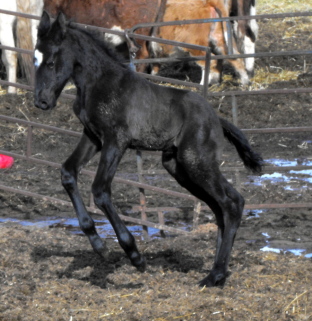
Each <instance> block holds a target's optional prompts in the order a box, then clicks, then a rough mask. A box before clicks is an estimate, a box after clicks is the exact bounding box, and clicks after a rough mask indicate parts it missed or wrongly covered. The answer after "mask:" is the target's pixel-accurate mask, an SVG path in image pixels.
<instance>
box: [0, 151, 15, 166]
mask: <svg viewBox="0 0 312 321" xmlns="http://www.w3.org/2000/svg"><path fill="white" fill-rule="evenodd" d="M13 163H14V158H13V157H11V156H6V155H1V154H0V168H10V167H12V165H13Z"/></svg>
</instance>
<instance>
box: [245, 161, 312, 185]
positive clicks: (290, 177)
mask: <svg viewBox="0 0 312 321" xmlns="http://www.w3.org/2000/svg"><path fill="white" fill-rule="evenodd" d="M266 163H268V164H272V165H275V166H278V167H287V166H297V165H306V166H312V161H310V160H307V159H304V160H302V159H295V160H286V159H277V158H272V159H267V160H266ZM250 178H252V182H246V183H245V184H246V185H247V184H248V185H249V184H253V185H256V186H262V185H264V184H268V183H270V184H279V186H282V187H283V188H284V190H287V191H298V190H302V189H309V188H311V187H309V186H307V184H312V169H304V170H290V171H288V172H282V173H281V172H273V173H270V174H263V175H260V176H250ZM293 185H297V186H293ZM298 185H299V186H298Z"/></svg>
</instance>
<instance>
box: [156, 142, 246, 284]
mask: <svg viewBox="0 0 312 321" xmlns="http://www.w3.org/2000/svg"><path fill="white" fill-rule="evenodd" d="M185 151H186V150H185ZM193 152H194V150H193V151H191V148H189V149H188V150H187V153H188V154H189V155H190V153H191V154H192V155H194V153H193ZM185 153H186V152H185ZM211 153H212V154H213V151H212V152H211ZM178 154H179V155H178ZM209 158H210V157H209V156H208V157H205V161H202V162H201V161H200V160H199V157H191V158H189V160H188V157H187V156H185V155H183V152H182V153H178V151H177V150H172V151H169V152H164V153H163V158H162V161H163V165H164V167H165V168H166V169H167V170H168V172H169V173H170V174H171V175H172V176H173V177H174V178H175V179H176V180H177V181H178V183H179V184H181V186H183V187H184V188H186V189H187V190H189V191H190V192H191V193H192V194H193V195H194V196H196V197H197V198H199V199H200V200H202V201H204V202H205V203H206V204H207V205H208V206H209V207H210V208H211V210H212V211H213V212H214V214H215V216H216V221H217V225H218V236H217V247H216V254H215V262H214V265H213V268H212V270H211V271H210V273H209V275H208V276H207V277H205V278H204V279H203V280H202V281H201V282H200V286H215V285H223V284H224V282H225V279H226V276H227V267H228V263H229V259H230V254H231V250H232V246H233V242H234V238H235V235H236V231H237V229H238V227H239V225H240V221H241V217H242V212H243V206H244V200H243V198H242V196H241V195H240V194H239V193H238V192H237V191H236V190H235V189H234V188H233V187H232V186H231V185H230V184H229V183H228V182H227V180H226V179H225V178H224V177H223V175H222V174H221V172H220V170H219V167H218V164H217V162H216V160H215V159H213V157H211V158H210V159H209Z"/></svg>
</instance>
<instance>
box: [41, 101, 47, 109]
mask: <svg viewBox="0 0 312 321" xmlns="http://www.w3.org/2000/svg"><path fill="white" fill-rule="evenodd" d="M40 108H41V109H47V108H48V103H47V102H46V101H45V100H41V101H40Z"/></svg>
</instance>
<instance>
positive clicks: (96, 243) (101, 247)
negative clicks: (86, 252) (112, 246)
mask: <svg viewBox="0 0 312 321" xmlns="http://www.w3.org/2000/svg"><path fill="white" fill-rule="evenodd" d="M90 242H91V245H92V247H93V251H94V252H95V253H96V254H98V255H99V256H100V257H102V258H103V259H105V260H106V259H107V258H108V256H109V250H108V247H107V246H106V243H105V242H103V241H102V240H101V238H100V237H99V236H98V237H94V238H93V239H92V240H91V237H90Z"/></svg>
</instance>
